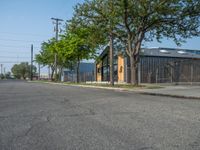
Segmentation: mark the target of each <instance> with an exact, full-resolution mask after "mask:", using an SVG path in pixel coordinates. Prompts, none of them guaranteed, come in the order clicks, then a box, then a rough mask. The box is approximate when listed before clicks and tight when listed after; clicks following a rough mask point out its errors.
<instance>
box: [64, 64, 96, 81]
mask: <svg viewBox="0 0 200 150" xmlns="http://www.w3.org/2000/svg"><path fill="white" fill-rule="evenodd" d="M94 69H95V64H94V63H84V62H81V63H80V69H79V72H80V82H86V81H94V80H95V79H94V72H95V71H94ZM76 79H77V73H76V66H74V67H72V68H71V69H67V68H66V69H64V70H63V74H62V81H64V82H76Z"/></svg>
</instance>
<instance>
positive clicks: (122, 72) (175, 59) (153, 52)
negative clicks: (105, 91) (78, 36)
mask: <svg viewBox="0 0 200 150" xmlns="http://www.w3.org/2000/svg"><path fill="white" fill-rule="evenodd" d="M109 70H110V68H109V48H106V49H105V50H104V51H103V52H102V53H101V55H100V59H99V60H98V61H97V62H96V81H98V82H101V81H109V76H110V74H109ZM114 78H115V81H117V82H127V83H129V82H130V60H129V57H127V55H126V54H122V53H119V54H115V56H114ZM137 78H138V81H139V82H140V83H172V82H200V50H189V49H173V48H143V49H142V50H141V53H140V63H139V64H138V76H137Z"/></svg>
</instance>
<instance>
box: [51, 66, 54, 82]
mask: <svg viewBox="0 0 200 150" xmlns="http://www.w3.org/2000/svg"><path fill="white" fill-rule="evenodd" d="M53 75H54V69H52V68H51V81H53Z"/></svg>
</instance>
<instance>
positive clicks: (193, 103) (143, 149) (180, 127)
mask: <svg viewBox="0 0 200 150" xmlns="http://www.w3.org/2000/svg"><path fill="white" fill-rule="evenodd" d="M97 149H98V150H104V149H105V150H160V149H162V150H199V149H200V100H189V99H175V98H167V97H159V96H148V95H140V94H136V93H131V92H124V91H116V90H103V89H91V88H82V87H71V86H64V85H51V84H42V83H28V82H23V81H0V150H97Z"/></svg>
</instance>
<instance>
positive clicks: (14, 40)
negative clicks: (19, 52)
mask: <svg viewBox="0 0 200 150" xmlns="http://www.w3.org/2000/svg"><path fill="white" fill-rule="evenodd" d="M0 41H13V42H31V43H32V42H34V43H35V42H40V43H42V42H44V41H31V40H30V41H28V40H16V39H0Z"/></svg>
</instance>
